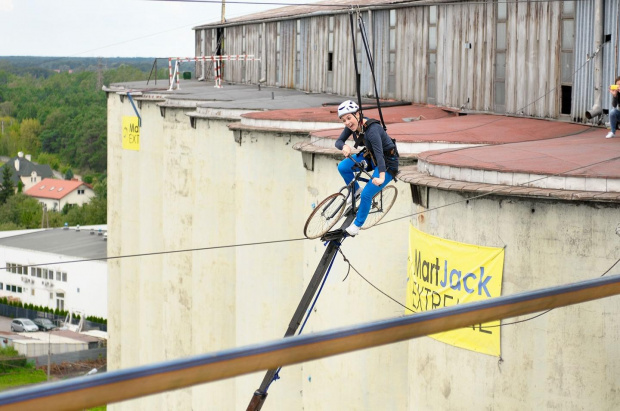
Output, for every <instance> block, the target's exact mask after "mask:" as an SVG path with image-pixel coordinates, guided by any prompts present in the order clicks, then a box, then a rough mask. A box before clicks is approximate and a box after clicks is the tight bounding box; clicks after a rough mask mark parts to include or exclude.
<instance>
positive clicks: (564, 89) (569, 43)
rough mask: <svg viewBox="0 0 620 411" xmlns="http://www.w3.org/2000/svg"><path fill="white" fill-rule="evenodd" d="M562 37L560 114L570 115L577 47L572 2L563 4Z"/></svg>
mask: <svg viewBox="0 0 620 411" xmlns="http://www.w3.org/2000/svg"><path fill="white" fill-rule="evenodd" d="M569 3H570V4H569ZM560 35H561V40H560V46H561V50H560V64H561V69H560V82H561V88H560V90H561V93H560V114H566V115H570V113H571V111H572V92H573V75H574V74H575V68H574V57H573V51H574V47H575V5H574V4H573V3H572V2H562V26H561V32H560Z"/></svg>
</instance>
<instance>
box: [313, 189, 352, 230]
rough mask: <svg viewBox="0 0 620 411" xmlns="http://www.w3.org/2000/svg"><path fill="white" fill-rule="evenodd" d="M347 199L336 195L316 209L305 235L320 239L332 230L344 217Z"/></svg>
mask: <svg viewBox="0 0 620 411" xmlns="http://www.w3.org/2000/svg"><path fill="white" fill-rule="evenodd" d="M345 201H346V198H345V196H344V195H343V194H342V193H335V194H332V195H330V196H329V197H327V198H326V199H325V200H323V201H321V203H320V204H319V205H318V206H316V207H315V209H314V210H313V211H312V213H311V214H310V217H308V220H307V221H306V225H305V226H304V235H305V236H306V237H308V238H309V239H314V238H319V237H321V236H322V235H323V234H325V233H326V232H328V231H329V230H330V228H332V227H333V226H334V225H335V224H336V223H337V222H338V220H340V217H342V213H343V212H344V206H345Z"/></svg>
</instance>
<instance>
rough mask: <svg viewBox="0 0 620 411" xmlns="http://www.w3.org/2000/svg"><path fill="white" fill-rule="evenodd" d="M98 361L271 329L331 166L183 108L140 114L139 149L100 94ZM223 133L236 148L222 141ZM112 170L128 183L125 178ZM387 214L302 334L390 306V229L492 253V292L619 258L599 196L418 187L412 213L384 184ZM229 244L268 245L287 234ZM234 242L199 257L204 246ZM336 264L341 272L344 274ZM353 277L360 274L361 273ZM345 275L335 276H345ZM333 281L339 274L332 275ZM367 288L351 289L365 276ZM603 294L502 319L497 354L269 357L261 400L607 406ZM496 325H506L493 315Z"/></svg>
mask: <svg viewBox="0 0 620 411" xmlns="http://www.w3.org/2000/svg"><path fill="white" fill-rule="evenodd" d="M108 103H109V106H108V107H109V117H108V127H109V130H108V144H109V150H108V153H109V154H108V155H109V158H108V164H109V167H108V173H109V176H108V178H109V187H115V189H114V190H110V192H109V193H108V196H109V197H108V201H109V203H108V213H109V214H108V228H109V237H108V247H109V250H108V254H109V255H129V254H136V253H153V252H158V251H168V252H170V251H181V250H193V251H184V252H178V253H168V254H157V255H152V256H146V257H136V258H123V259H117V260H110V261H109V263H108V264H109V266H108V268H109V274H110V287H109V307H110V314H109V317H108V318H109V322H108V326H109V335H110V340H109V346H108V347H109V348H108V354H109V355H108V361H109V365H110V369H118V368H126V367H131V366H136V365H142V364H150V363H154V362H158V361H162V360H167V359H174V358H181V357H186V356H190V355H194V354H199V353H206V352H213V351H217V350H221V349H226V348H232V347H239V346H244V345H248V344H253V343H259V342H263V341H268V340H274V339H279V338H281V337H282V336H283V335H284V332H285V330H286V328H287V326H288V324H289V322H290V320H291V317H292V315H293V312H294V310H295V308H296V306H297V304H298V302H299V300H300V299H301V296H302V294H303V291H304V289H305V287H306V285H307V284H308V281H309V279H310V277H311V276H312V274H313V273H314V271H315V268H316V265H317V263H318V262H319V259H320V257H321V255H322V254H323V251H324V245H323V244H322V243H321V242H320V241H319V240H314V241H309V240H301V238H302V237H303V224H304V222H305V219H306V217H307V216H308V215H309V213H310V212H311V210H312V206H313V204H315V205H316V204H318V202H319V201H320V200H321V199H322V198H324V197H325V196H326V195H328V194H330V193H332V192H334V191H336V190H337V189H338V188H340V187H341V186H342V184H343V183H342V181H341V179H340V176H339V175H338V172H337V170H336V165H337V159H334V158H332V157H329V156H319V155H316V157H315V159H314V170H313V171H309V170H306V169H305V168H304V167H303V163H302V158H301V154H300V153H299V152H297V151H294V150H293V149H292V148H291V147H292V145H293V144H295V143H297V142H300V141H304V138H305V137H303V136H300V135H299V134H287V133H286V132H280V133H273V132H266V131H256V130H255V131H241V132H240V140H239V139H237V140H238V141H235V136H233V133H232V132H231V131H230V130H229V129H228V127H227V124H229V123H230V122H231V120H224V119H217V118H215V119H214V118H198V119H197V120H196V123H195V128H192V127H191V126H190V121H189V117H188V116H187V113H188V112H189V111H192V112H193V111H194V109H193V108H192V107H187V108H172V107H167V108H166V115H165V117H162V116H161V115H160V110H159V107H157V106H156V104H155V103H154V102H149V101H143V102H142V108H141V115H142V121H143V124H142V128H141V144H142V145H141V148H140V151H129V150H123V149H122V148H121V127H120V124H121V118H122V116H123V115H133V109H132V108H131V106H130V104H129V102H128V101H127V100H125V101H124V103H122V102H121V101H120V99H119V97H118V96H117V95H116V94H110V95H109V98H108ZM239 141H240V143H239ZM127 176H129V178H126V177H127ZM396 185H397V187H398V189H399V198H398V200H397V203H396V206H395V208H394V209H393V210H392V211H391V212H390V214H389V215H388V216H387V217H386V220H388V221H390V220H393V219H396V218H399V217H403V218H402V219H399V220H396V221H394V222H391V223H389V224H384V225H379V226H376V227H375V228H373V229H371V230H369V231H363V232H362V233H361V234H360V235H359V236H358V237H356V238H354V239H347V240H346V241H345V242H344V243H343V246H342V251H343V253H344V255H345V256H346V257H347V259H348V260H349V261H351V263H352V264H353V267H354V268H355V270H357V271H359V273H360V274H361V276H360V275H359V274H357V273H356V271H355V270H353V269H351V270H350V271H349V267H348V264H346V263H345V262H344V261H343V258H342V256H340V255H338V256H337V257H336V260H335V263H334V266H333V268H332V270H331V273H330V274H329V277H328V279H327V281H326V285H325V287H324V289H323V291H322V293H321V297H320V299H319V301H318V303H317V305H316V307H315V309H314V310H313V311H312V315H311V317H310V320H309V322H308V324H307V325H306V328H305V330H304V333H311V332H313V331H320V330H326V329H333V328H336V327H339V326H344V325H351V324H358V323H365V322H368V321H372V320H377V319H381V318H389V317H394V316H400V315H403V314H404V313H405V309H404V308H403V307H402V306H400V305H398V304H397V303H396V302H394V301H392V300H390V299H389V298H387V297H386V296H385V295H383V294H382V293H380V292H379V291H378V290H377V289H375V288H373V285H374V286H375V287H377V288H378V289H379V290H381V291H382V292H384V293H385V294H387V295H388V296H390V297H392V298H394V299H395V300H397V301H400V302H404V301H405V289H406V282H407V272H406V267H407V255H408V229H409V224H410V223H413V224H415V226H416V227H418V228H420V229H421V230H423V231H425V232H427V233H430V234H432V235H436V236H439V237H442V238H446V239H450V240H455V241H461V242H465V243H472V244H478V245H484V246H504V245H505V246H506V260H505V271H504V284H503V294H504V295H508V294H512V293H515V292H519V291H526V290H533V289H537V288H541V287H548V286H553V285H559V284H566V283H570V282H574V281H579V280H583V279H588V278H592V277H595V276H599V275H601V274H602V273H603V272H604V271H605V270H607V269H608V268H609V267H610V266H611V265H612V264H613V263H614V262H615V258H617V256H618V255H619V252H620V249H619V248H620V246H619V244H620V242H619V239H618V237H617V236H616V235H615V228H616V227H615V225H616V224H617V223H618V221H617V219H618V216H620V214H619V213H618V207H617V206H615V205H604V204H578V203H569V202H559V201H558V202H547V201H544V200H530V199H525V198H517V197H505V198H504V197H497V196H495V197H492V198H491V197H486V198H483V199H477V200H471V201H469V202H465V198H464V197H463V196H462V195H460V194H456V193H452V192H445V191H438V190H435V189H432V190H431V192H430V195H429V202H430V203H429V207H431V208H434V207H438V206H442V205H445V204H452V203H455V204H452V205H451V206H450V207H444V208H441V209H437V210H434V211H430V212H428V213H425V214H424V215H420V216H416V217H414V218H413V219H411V218H410V217H408V216H409V215H411V214H412V213H414V212H417V211H423V209H419V208H418V207H417V206H413V205H412V202H411V192H410V189H409V186H408V185H407V184H404V183H402V182H398V183H397V184H396ZM297 239H300V240H299V241H290V242H282V243H271V244H261V245H244V244H249V243H256V242H268V241H273V240H297ZM234 244H237V245H242V246H237V247H230V248H220V249H217V250H207V249H205V248H209V247H214V246H225V245H234ZM347 272H348V276H347ZM362 276H363V277H364V278H362ZM345 278H346V279H345ZM343 280H344V281H343ZM367 281H368V282H370V283H372V285H371V284H369V283H368V282H367ZM618 301H619V300H618V298H609V299H606V300H601V301H596V302H591V303H588V304H583V305H579V306H574V307H568V308H564V309H558V310H554V311H552V312H550V313H548V314H546V315H544V316H542V317H540V318H538V319H536V320H533V321H528V322H525V323H522V324H518V325H510V326H504V327H502V329H501V332H502V340H501V344H502V358H501V360H498V358H497V357H491V356H486V355H482V354H476V353H472V352H469V351H466V350H462V349H457V348H454V347H452V346H449V345H446V344H443V343H439V342H437V341H435V340H433V339H430V338H420V339H417V340H413V341H410V342H406V343H399V344H393V345H389V346H385V347H380V348H376V349H371V350H365V351H360V352H355V353H350V354H347V355H342V356H337V357H332V358H326V359H323V360H318V361H312V362H309V363H305V364H301V365H297V366H291V367H285V368H284V369H283V370H282V371H281V372H280V376H281V379H280V380H278V381H276V382H274V383H273V384H272V385H271V387H270V389H269V397H268V400H267V401H266V402H265V406H264V407H263V409H264V410H282V409H286V410H289V409H290V410H298V409H312V410H320V409H360V410H361V409H365V410H366V409H367V410H371V409H372V410H374V409H390V410H403V409H423V410H427V409H469V410H478V409H514V408H524V409H539V408H553V409H591V408H596V409H612V406H613V405H614V404H617V403H618V402H619V400H620V398H619V397H618V396H619V394H618V392H617V391H616V388H615V384H616V382H617V381H618V378H619V377H620V371H619V370H620V364H619V362H620V360H619V358H620V355H618V354H620V353H619V352H618V351H619V348H618V347H617V344H616V342H617V340H618V337H620V335H619V333H620V330H619V328H618V326H617V321H615V318H616V317H617V314H618V310H619V308H618V307H619V306H618ZM505 322H506V321H505ZM263 375H264V372H260V373H254V374H251V375H247V376H243V377H238V378H234V379H229V380H225V381H220V382H216V383H212V384H206V385H201V386H197V387H193V388H189V389H184V390H178V391H173V392H169V393H164V394H159V395H154V396H150V397H146V398H142V399H139V400H133V401H128V402H123V403H120V404H114V405H110V408H111V409H114V410H135V409H145V410H146V409H148V410H168V409H205V407H206V405H205V399H208V408H209V409H244V408H245V407H246V406H247V404H248V402H249V400H250V398H251V397H252V394H253V393H254V391H255V390H256V389H257V388H258V387H259V385H260V383H261V381H262V378H263Z"/></svg>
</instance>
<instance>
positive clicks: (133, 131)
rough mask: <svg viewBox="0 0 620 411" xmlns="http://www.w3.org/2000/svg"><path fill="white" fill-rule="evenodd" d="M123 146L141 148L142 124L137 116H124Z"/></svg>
mask: <svg viewBox="0 0 620 411" xmlns="http://www.w3.org/2000/svg"><path fill="white" fill-rule="evenodd" d="M123 148H124V149H125V150H136V151H139V150H140V126H139V123H138V117H136V116H123Z"/></svg>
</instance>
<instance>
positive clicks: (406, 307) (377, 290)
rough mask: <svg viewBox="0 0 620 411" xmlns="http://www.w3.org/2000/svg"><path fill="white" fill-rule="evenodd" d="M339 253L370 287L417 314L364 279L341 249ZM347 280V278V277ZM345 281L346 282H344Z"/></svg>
mask: <svg viewBox="0 0 620 411" xmlns="http://www.w3.org/2000/svg"><path fill="white" fill-rule="evenodd" d="M338 252H339V253H340V254H341V255H342V258H343V259H344V261H345V263H347V264H349V268H350V269H351V268H352V269H353V271H355V272H356V273H357V275H359V276H360V277H361V278H362V279H363V280H364V281H366V282H367V283H368V284H370V286H371V287H372V288H374V289H375V290H377V291H379V292H380V293H381V294H383V295H384V296H386V297H387V298H389V299H390V300H392V301H394V302H395V303H396V304H398V305H400V306H401V307H403V308H405V309H407V310H409V311H411V312H412V313H415V311H413V310H412V309H411V308H409V307H407V306H406V305H404V304H401V303H400V302H399V301H398V300H396V299H395V298H393V297H392V296H390V295H389V294H387V293H386V292H384V291H383V290H381V289H380V288H379V287H377V286H376V285H374V284H373V283H372V282H370V281H369V280H368V279H367V278H366V277H364V276H363V275H362V273H360V272H359V271H357V269H356V268H355V267H353V264H351V261H349V259H348V258H347V257H346V256H345V255H344V253H343V252H342V249H341V248H338ZM348 275H349V273H348V272H347V276H348ZM345 279H346V277H345ZM343 281H344V280H343Z"/></svg>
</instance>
